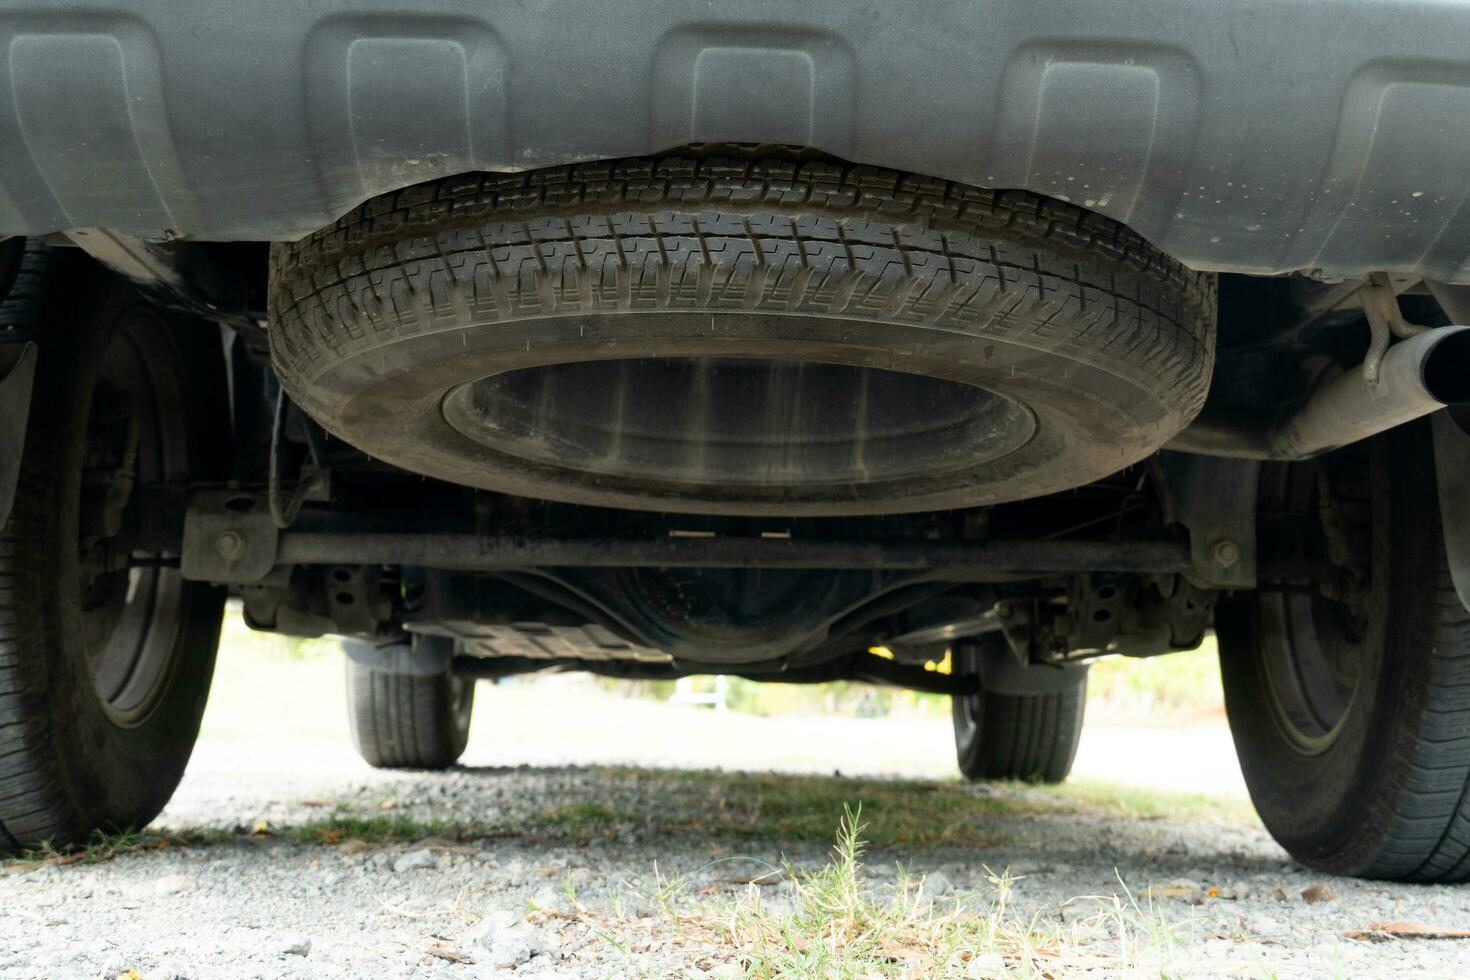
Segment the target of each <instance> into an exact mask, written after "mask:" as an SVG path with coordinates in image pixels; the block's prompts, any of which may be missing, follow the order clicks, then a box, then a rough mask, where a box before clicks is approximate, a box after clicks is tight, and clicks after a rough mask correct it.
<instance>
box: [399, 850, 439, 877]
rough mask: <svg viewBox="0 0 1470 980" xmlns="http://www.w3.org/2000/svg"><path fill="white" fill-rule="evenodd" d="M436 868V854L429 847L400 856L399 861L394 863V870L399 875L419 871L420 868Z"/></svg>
mask: <svg viewBox="0 0 1470 980" xmlns="http://www.w3.org/2000/svg"><path fill="white" fill-rule="evenodd" d="M433 866H434V852H433V851H431V850H429V849H428V848H427V847H421V848H419V849H418V850H416V851H409V852H408V853H406V854H400V855H399V856H398V860H396V861H394V862H393V870H394V871H395V872H396V873H398V874H403V872H405V871H417V870H419V869H420V868H432V867H433Z"/></svg>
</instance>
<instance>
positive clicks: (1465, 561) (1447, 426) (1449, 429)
mask: <svg viewBox="0 0 1470 980" xmlns="http://www.w3.org/2000/svg"><path fill="white" fill-rule="evenodd" d="M1451 411H1452V410H1446V411H1443V412H1435V413H1434V416H1433V419H1434V426H1433V428H1434V472H1435V476H1436V478H1437V480H1438V482H1439V518H1440V523H1441V524H1442V525H1443V527H1444V550H1445V557H1446V558H1447V559H1448V561H1449V566H1450V580H1451V581H1452V582H1454V584H1455V593H1456V594H1457V595H1459V597H1460V603H1461V604H1462V605H1463V606H1464V607H1465V608H1466V609H1467V610H1470V432H1467V431H1466V429H1465V428H1463V427H1462V424H1461V422H1460V421H1457V420H1456V418H1455V416H1454V415H1452V414H1451ZM1466 421H1467V422H1470V420H1466Z"/></svg>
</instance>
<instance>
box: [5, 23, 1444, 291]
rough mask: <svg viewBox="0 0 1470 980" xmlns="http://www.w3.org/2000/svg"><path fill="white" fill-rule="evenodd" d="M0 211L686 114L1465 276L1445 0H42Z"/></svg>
mask: <svg viewBox="0 0 1470 980" xmlns="http://www.w3.org/2000/svg"><path fill="white" fill-rule="evenodd" d="M0 62H3V63H0V90H3V91H0V235H7V234H41V233H46V232H52V231H58V230H66V229H74V228H88V227H97V228H108V229H114V230H118V231H122V232H127V233H132V234H137V235H141V236H144V237H148V238H152V239H164V238H168V237H174V236H188V237H194V238H200V239H211V240H284V239H295V238H298V237H300V236H302V235H305V234H307V233H308V232H311V231H313V230H315V229H317V228H319V227H321V226H323V225H325V224H327V223H329V222H330V221H332V220H334V219H335V218H336V217H338V216H339V215H341V214H342V213H343V212H345V211H346V210H348V209H349V208H351V207H352V206H353V205H354V204H356V203H358V202H360V201H362V200H364V199H366V198H368V197H371V196H374V195H377V194H381V193H384V192H386V191H390V190H393V189H396V188H401V187H404V186H408V185H411V184H414V183H418V182H421V181H424V180H428V179H431V178H434V177H437V176H441V175H445V174H452V173H456V172H463V171H473V170H521V169H531V168H538V167H545V166H549V165H553V164H559V163H569V162H576V161H586V160H596V159H607V158H617V157H628V156H637V155H643V154H649V153H656V152H659V151H661V150H664V149H668V148H672V147H677V146H681V145H685V144H688V143H692V142H703V141H733V142H756V143H782V144H799V145H805V146H811V147H815V148H818V149H820V150H823V151H826V152H828V153H831V154H835V155H837V156H839V157H842V158H844V159H847V160H850V161H853V162H856V163H865V164H877V165H884V166H889V167H895V168H899V169H902V170H907V171H914V172H918V173H924V174H930V175H934V176H939V177H945V178H950V179H954V180H958V181H962V182H965V183H969V184H975V185H981V186H988V187H1008V188H1025V189H1028V190H1032V191H1035V192H1038V193H1041V194H1046V195H1050V196H1053V197H1059V198H1064V199H1066V200H1070V201H1073V202H1075V203H1077V204H1080V205H1083V206H1086V207H1088V208H1091V209H1094V210H1096V211H1099V212H1101V213H1103V214H1106V215H1108V216H1110V217H1113V218H1116V219H1117V220H1119V221H1122V222H1124V223H1126V224H1128V225H1130V226H1132V227H1133V228H1134V229H1136V230H1137V231H1139V232H1140V233H1142V234H1143V235H1144V236H1146V237H1147V238H1149V239H1150V240H1151V241H1153V242H1154V243H1155V244H1156V245H1158V246H1159V247H1160V248H1162V249H1163V250H1164V251H1166V252H1169V253H1170V254H1172V255H1174V256H1175V257H1177V258H1179V259H1181V260H1183V261H1184V262H1186V263H1188V264H1190V265H1192V266H1195V267H1197V268H1201V269H1215V270H1222V271H1225V270H1234V271H1245V272H1256V273H1271V272H1283V271H1290V270H1320V271H1321V272H1322V273H1325V274H1327V275H1331V276H1352V275H1357V274H1361V273H1364V272H1367V271H1371V270H1388V271H1396V272H1406V273H1418V274H1422V275H1425V276H1428V277H1430V278H1434V279H1438V280H1442V281H1448V282H1461V283H1470V206H1467V204H1466V193H1467V190H1470V180H1467V176H1466V175H1467V174H1470V140H1466V139H1465V138H1464V134H1465V131H1466V124H1467V122H1470V5H1467V4H1465V3H1463V2H1450V0H1437V2H1397V0H1210V2H1203V0H1127V2H1107V3H1099V2H1097V0H902V2H900V0H785V2H776V0H719V2H697V0H660V2H653V0H623V2H612V0H514V2H512V0H414V2H409V0H395V2H378V0H290V2H284V0H274V2H265V0H191V2H188V3H181V2H179V0H106V2H90V0H30V2H22V3H16V4H7V5H6V6H5V8H4V9H3V10H0Z"/></svg>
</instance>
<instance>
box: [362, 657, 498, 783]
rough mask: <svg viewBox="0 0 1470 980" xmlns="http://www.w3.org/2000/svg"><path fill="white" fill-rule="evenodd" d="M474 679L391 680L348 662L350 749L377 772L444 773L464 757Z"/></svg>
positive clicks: (384, 673)
mask: <svg viewBox="0 0 1470 980" xmlns="http://www.w3.org/2000/svg"><path fill="white" fill-rule="evenodd" d="M474 706H475V682H474V679H473V678H466V677H456V676H454V675H453V674H451V673H448V672H445V673H441V674H430V675H428V676H413V675H410V674H393V673H389V672H387V671H383V670H375V669H373V668H371V667H366V666H364V665H362V664H360V663H357V662H355V661H353V660H351V659H349V660H348V661H347V719H348V724H349V726H350V727H351V729H352V744H353V745H354V746H356V748H357V752H358V754H359V755H361V756H362V757H363V759H364V761H366V762H367V764H368V765H370V766H374V767H376V768H378V769H444V768H447V767H449V766H452V765H454V763H455V761H456V760H458V759H459V757H460V756H461V755H463V754H464V750H465V746H466V745H467V744H468V743H469V737H470V714H471V712H472V711H473V710H474Z"/></svg>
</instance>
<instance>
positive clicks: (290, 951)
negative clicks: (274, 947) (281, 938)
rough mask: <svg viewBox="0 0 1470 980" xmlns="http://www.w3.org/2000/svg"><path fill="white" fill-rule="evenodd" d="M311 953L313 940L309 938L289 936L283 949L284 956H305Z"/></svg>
mask: <svg viewBox="0 0 1470 980" xmlns="http://www.w3.org/2000/svg"><path fill="white" fill-rule="evenodd" d="M310 952H311V939H310V937H308V936H302V935H296V936H288V937H287V938H286V941H285V943H284V944H283V945H282V947H281V955H282V956H305V955H306V954H307V953H310Z"/></svg>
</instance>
